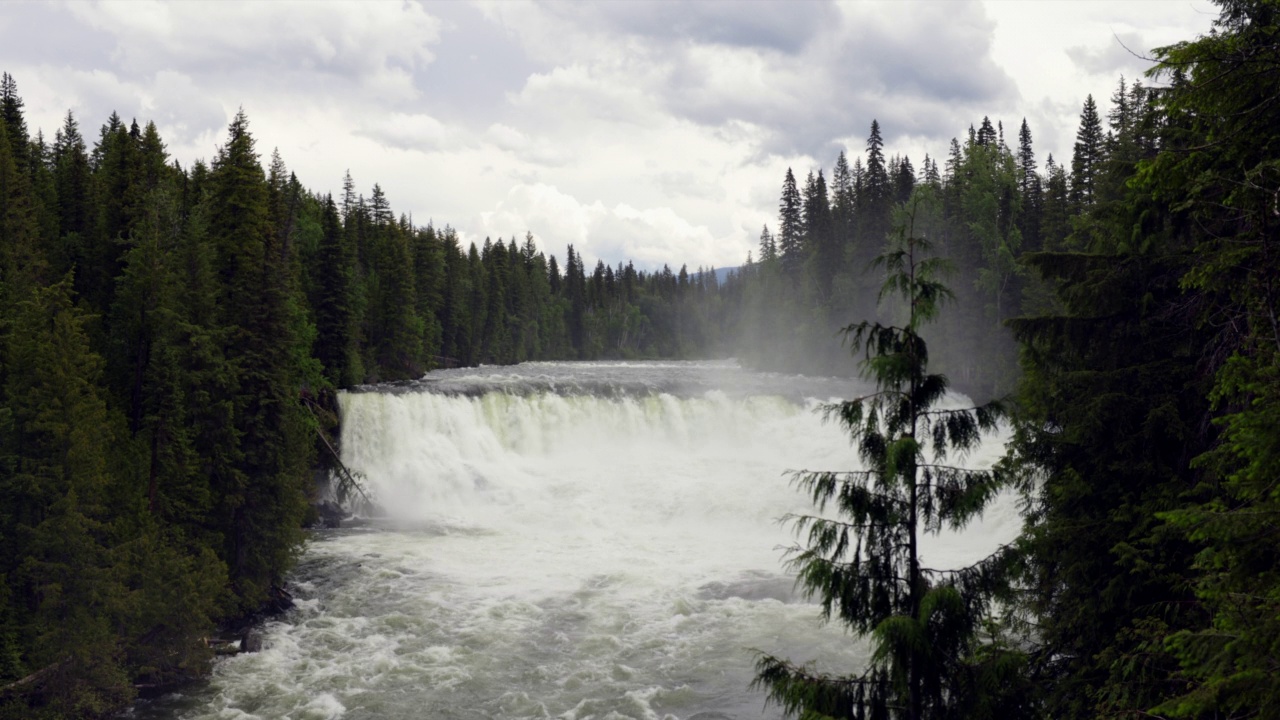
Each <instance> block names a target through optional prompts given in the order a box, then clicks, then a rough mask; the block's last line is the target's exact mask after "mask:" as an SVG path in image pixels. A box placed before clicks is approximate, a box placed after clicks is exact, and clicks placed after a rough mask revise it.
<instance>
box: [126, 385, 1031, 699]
mask: <svg viewBox="0 0 1280 720" xmlns="http://www.w3.org/2000/svg"><path fill="white" fill-rule="evenodd" d="M366 390H368V391H365V392H354V393H347V394H345V395H344V396H343V398H342V404H343V419H344V422H343V438H342V446H343V449H344V450H343V454H344V459H345V461H346V462H347V463H348V464H349V465H350V466H351V467H352V468H354V469H357V470H359V471H361V472H363V473H365V474H366V476H367V477H368V484H369V486H370V488H371V489H372V490H373V492H374V493H375V494H376V495H377V498H378V500H379V501H380V502H381V503H383V504H384V505H386V507H387V510H388V512H389V514H390V516H389V517H388V518H386V519H382V520H378V521H377V522H374V523H370V524H369V525H367V526H364V527H359V528H353V529H344V530H339V531H331V532H326V533H321V534H318V535H317V536H315V538H314V539H313V541H312V542H311V544H310V545H309V546H308V549H307V552H306V555H305V556H304V558H303V560H302V562H301V564H300V566H299V568H298V570H297V572H296V573H295V576H294V578H293V588H294V590H295V595H296V597H297V598H298V607H297V608H296V609H295V610H293V611H292V612H290V613H289V614H288V615H286V616H285V617H283V618H281V619H280V620H279V621H276V622H272V623H270V624H269V625H268V627H267V628H266V633H267V634H266V641H265V644H266V649H265V650H264V651H263V652H260V653H257V654H252V655H243V656H238V657H233V658H228V659H226V660H223V661H221V662H220V663H219V665H218V666H217V668H216V671H215V673H214V676H213V678H212V679H211V680H210V681H209V682H208V683H202V684H201V685H200V686H198V687H196V688H193V689H190V690H188V691H186V692H185V694H183V695H176V696H172V697H169V698H165V699H163V700H160V701H157V702H153V703H149V704H143V705H140V706H139V707H138V708H135V710H134V712H133V713H132V714H133V715H135V716H136V717H143V718H192V719H194V718H291V719H292V720H303V719H316V720H319V719H328V718H353V719H354V718H566V719H567V720H587V719H589V718H598V719H601V720H604V719H619V718H668V717H672V718H682V719H685V718H702V719H704V720H710V719H711V718H744V719H745V718H762V717H776V716H777V714H778V713H777V711H776V709H774V708H765V707H764V705H763V697H762V695H761V694H759V693H756V692H752V691H750V690H748V688H747V685H748V683H749V682H750V680H751V677H752V673H751V665H752V661H753V655H752V649H753V648H760V649H765V650H768V651H770V652H774V653H778V654H784V655H788V656H790V657H791V658H792V659H794V660H798V661H807V660H815V661H816V663H817V666H818V667H819V668H820V669H827V670H830V671H843V670H847V669H849V668H854V667H858V666H860V665H861V663H862V662H863V660H864V655H865V654H864V652H863V650H862V647H861V646H860V644H859V643H858V642H856V641H854V640H852V639H850V638H849V637H848V636H847V635H845V634H844V633H843V632H842V631H841V630H840V629H839V628H838V627H835V626H822V625H821V624H820V623H819V622H818V612H817V608H816V607H815V606H814V605H812V604H810V603H808V602H806V601H805V600H804V599H803V598H799V597H794V596H793V595H792V593H791V579H790V578H789V577H788V576H787V575H786V574H785V572H784V571H783V568H782V564H781V562H780V558H781V551H780V547H781V546H784V545H787V544H789V543H790V542H791V537H790V534H789V532H788V531H787V529H786V528H784V527H781V526H779V525H778V524H777V523H776V519H777V518H778V517H779V516H781V515H783V514H784V513H786V512H789V511H804V510H806V509H807V505H806V503H805V502H804V500H803V498H801V497H800V496H799V495H798V494H797V493H795V492H794V491H793V490H791V488H790V487H789V486H788V483H787V480H786V479H785V477H784V476H783V473H784V471H786V470H788V469H796V468H807V469H847V468H852V467H856V464H857V463H856V459H855V454H854V453H853V451H852V450H851V449H850V448H849V444H848V440H847V438H846V437H845V436H844V435H843V434H842V433H841V431H840V429H839V428H838V427H837V426H835V425H824V424H823V423H822V422H821V420H820V418H819V416H818V415H817V414H816V413H815V412H813V409H814V408H815V407H816V405H817V403H818V402H819V401H826V400H829V399H833V398H838V397H849V396H852V395H855V394H857V393H858V392H859V391H860V390H865V388H860V387H858V386H857V385H855V384H853V383H850V382H849V381H847V380H835V379H821V378H818V379H815V378H802V377H794V376H784V375H775V374H763V373H752V372H748V371H744V370H740V369H738V368H737V367H736V365H733V364H732V363H530V364H526V365H521V366H517V367H514V368H511V367H492V368H490V367H485V368H480V369H462V370H450V371H442V372H436V373H432V374H431V375H429V376H428V377H427V378H425V379H424V380H423V381H418V382H416V383H410V384H403V385H397V386H394V387H382V388H369V389H366ZM962 401H963V399H957V402H962ZM1000 449H1001V448H1000V443H999V442H998V441H992V442H991V443H989V445H988V446H987V447H984V448H983V449H982V451H981V452H978V453H976V454H975V455H974V456H973V457H971V458H970V459H969V463H970V464H971V465H979V464H985V463H989V462H991V461H992V460H993V459H994V458H995V457H996V456H997V455H998V454H999V452H1000ZM1017 524H1018V521H1017V518H1016V512H1015V510H1014V508H1013V504H1012V502H1009V501H1008V500H1006V499H1002V500H1001V501H999V502H998V503H997V504H996V505H995V506H994V507H993V508H991V509H990V510H989V511H988V513H987V517H986V519H985V520H984V521H983V522H982V523H980V524H978V525H976V526H974V527H971V528H969V529H968V530H966V531H965V532H964V533H962V534H959V535H947V536H943V537H939V538H930V539H929V540H928V541H927V542H926V544H925V554H926V557H927V559H928V561H929V564H930V565H932V566H934V567H938V566H948V565H950V566H956V565H960V564H964V563H967V562H970V561H972V560H976V559H977V558H980V557H982V556H984V555H986V554H987V553H988V552H990V551H991V550H992V549H993V548H994V547H995V546H996V544H998V543H999V542H1003V541H1006V540H1008V539H1009V538H1010V537H1012V536H1013V534H1014V533H1015V532H1016V529H1017Z"/></svg>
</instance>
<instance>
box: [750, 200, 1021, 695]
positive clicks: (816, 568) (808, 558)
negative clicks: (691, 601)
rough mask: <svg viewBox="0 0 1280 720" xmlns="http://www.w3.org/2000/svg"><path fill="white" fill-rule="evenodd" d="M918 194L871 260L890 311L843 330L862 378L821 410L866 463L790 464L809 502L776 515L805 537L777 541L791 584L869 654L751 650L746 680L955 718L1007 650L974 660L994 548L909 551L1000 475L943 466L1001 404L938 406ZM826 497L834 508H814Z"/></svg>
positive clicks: (944, 295) (968, 509) (994, 419)
mask: <svg viewBox="0 0 1280 720" xmlns="http://www.w3.org/2000/svg"><path fill="white" fill-rule="evenodd" d="M919 202H920V200H919V199H917V200H916V201H914V202H913V204H912V206H911V209H910V210H909V211H904V213H903V217H902V218H901V220H902V223H901V226H900V230H899V232H898V234H897V237H896V239H895V240H894V241H893V242H892V243H891V245H890V246H889V247H888V248H887V249H886V251H885V252H884V253H882V254H881V255H880V256H879V257H878V258H877V259H876V264H877V265H878V266H879V267H882V268H884V270H885V271H886V273H887V278H886V280H885V283H884V286H883V288H882V290H881V298H882V300H884V299H888V300H893V299H897V300H899V301H900V302H902V304H903V306H902V308H900V309H901V310H902V312H903V315H904V318H905V319H904V322H903V323H902V324H901V325H882V324H880V323H878V322H871V321H863V322H861V323H857V324H854V325H850V326H848V327H846V328H845V330H844V333H845V337H846V339H847V340H848V342H849V344H850V346H851V348H852V350H853V352H854V353H855V355H857V354H861V355H862V361H861V367H862V370H863V373H864V375H865V376H866V377H868V378H869V379H871V380H873V381H874V382H875V385H876V390H875V391H874V392H873V393H871V394H870V395H868V396H866V397H861V398H857V399H854V400H849V401H845V402H840V403H836V404H833V405H830V406H828V407H827V408H826V417H828V418H829V419H835V420H838V421H839V422H840V423H841V425H842V426H844V428H845V429H846V430H847V431H848V432H849V435H850V438H851V440H852V441H853V443H854V445H855V446H857V447H858V450H859V454H860V456H861V458H862V461H863V463H864V466H865V468H866V469H864V470H852V471H845V472H810V471H801V472H798V473H795V474H794V475H793V482H794V483H795V485H796V486H797V487H798V488H799V489H800V490H801V491H802V492H804V493H805V494H806V495H808V496H809V497H810V498H812V500H813V502H814V504H815V506H816V510H817V512H816V513H815V514H812V515H800V516H795V517H791V518H789V520H790V522H791V523H792V525H793V527H794V528H795V531H796V534H797V535H798V536H799V537H801V538H802V539H803V540H804V542H805V544H804V545H797V546H796V547H794V548H793V549H792V550H791V553H790V560H789V566H790V567H791V568H793V569H794V570H796V571H797V573H798V579H797V584H798V585H799V586H800V587H802V588H804V589H805V590H806V591H808V592H809V593H811V594H813V595H815V596H817V598H818V599H819V601H820V602H821V606H822V612H823V616H824V618H826V619H831V618H833V617H834V618H835V619H836V620H838V621H839V623H840V624H841V625H843V626H844V627H846V628H848V629H849V630H851V631H853V632H854V633H856V634H857V635H859V636H860V637H863V638H867V639H869V640H870V642H871V646H872V660H871V664H870V666H869V667H868V668H865V669H861V670H859V671H856V672H855V673H854V674H851V675H847V676H842V677H832V676H827V675H822V674H817V673H814V672H812V671H810V670H809V669H807V668H806V667H802V666H797V665H794V664H792V663H791V662H789V661H787V660H784V659H780V658H777V657H773V656H769V655H763V656H761V657H760V658H759V660H758V661H757V666H756V669H757V676H756V681H755V684H756V685H757V686H758V687H762V688H764V689H765V690H766V691H767V692H768V696H769V699H770V700H771V701H773V702H776V703H777V704H778V705H780V706H781V707H782V708H783V710H784V711H786V712H787V713H788V714H791V715H796V716H799V717H802V718H818V717H870V718H890V717H893V718H908V719H910V720H922V719H923V718H954V717H961V716H963V715H964V714H965V713H966V712H968V711H970V710H971V709H972V708H973V707H975V706H976V705H979V704H985V705H987V706H990V703H991V702H992V700H991V698H990V697H979V696H980V695H982V691H981V690H979V688H983V687H984V683H982V682H976V681H975V680H974V678H975V677H977V676H979V675H981V674H982V673H983V672H999V669H998V668H1001V667H1006V668H1007V666H1008V663H1009V662H1010V661H1011V660H1010V658H1015V657H1016V655H1006V654H1003V653H1000V652H994V651H990V649H989V648H988V654H987V656H986V657H987V658H989V659H990V662H989V663H987V664H984V663H983V662H979V661H977V660H976V658H977V657H978V656H979V655H981V654H982V650H983V648H982V647H981V646H980V642H979V638H978V632H979V629H980V628H981V627H982V624H983V623H984V621H986V620H987V619H988V615H989V612H990V610H991V601H992V598H993V595H992V588H993V579H994V578H995V577H996V576H997V575H998V574H999V572H998V571H999V570H1000V569H1001V567H1002V565H1003V563H1005V562H1006V560H1007V552H1005V551H1003V550H1002V551H998V552H997V553H995V554H993V555H992V556H991V557H990V558H988V559H987V560H985V561H983V562H980V563H978V564H976V565H973V566H970V567H967V568H963V569H958V570H934V569H929V568H926V567H924V566H923V565H922V563H921V555H920V547H919V542H920V537H921V535H922V534H924V533H937V532H939V531H941V530H942V529H943V528H960V527H963V526H964V525H965V524H966V523H968V522H969V521H970V520H971V519H973V518H974V517H976V516H978V515H979V514H980V513H981V512H982V510H983V508H984V507H985V506H986V504H987V503H988V502H989V501H990V499H991V498H992V497H993V496H994V495H995V493H996V492H997V490H998V489H999V487H1000V485H1001V476H1000V474H998V473H996V472H994V471H990V470H970V469H965V468H962V467H956V466H954V465H951V464H949V463H948V462H947V457H948V455H949V454H955V455H959V456H961V457H963V456H964V454H965V453H966V452H967V451H969V450H970V449H972V448H974V447H976V445H977V444H978V443H979V442H980V440H981V438H982V436H983V435H984V434H987V433H990V432H992V431H993V430H995V428H996V425H997V423H998V421H999V419H1000V417H1001V415H1002V410H1001V408H1000V406H999V405H998V404H989V405H983V406H979V407H973V408H966V409H956V410H949V409H943V408H940V407H939V403H940V402H941V401H942V399H943V397H944V395H945V393H946V390H947V380H946V378H945V377H943V376H941V375H937V374H930V373H929V372H928V369H929V367H928V366H929V355H928V351H927V348H926V345H925V342H924V340H923V339H922V338H921V337H920V330H921V328H922V327H923V326H924V325H925V324H926V323H928V322H930V321H932V320H934V319H935V318H936V317H937V315H938V312H939V310H940V309H941V306H942V305H943V303H944V302H946V301H947V300H948V299H949V298H950V297H951V291H950V290H949V289H948V288H947V287H946V286H945V285H944V284H943V283H942V282H941V279H940V277H941V275H942V274H943V273H944V271H945V270H946V267H947V264H946V263H945V261H944V260H942V259H941V258H938V257H933V256H931V254H930V250H931V243H930V241H929V240H928V239H927V238H925V237H922V236H919V235H917V234H916V233H915V232H914V230H915V228H914V227H913V223H914V217H915V214H916V212H917V211H918V210H919ZM828 508H831V509H832V510H834V512H835V514H836V516H837V518H838V519H836V518H832V517H829V516H826V515H824V514H823V513H824V511H826V510H827V509H828ZM996 693H997V694H998V693H999V690H996ZM997 704H998V703H997Z"/></svg>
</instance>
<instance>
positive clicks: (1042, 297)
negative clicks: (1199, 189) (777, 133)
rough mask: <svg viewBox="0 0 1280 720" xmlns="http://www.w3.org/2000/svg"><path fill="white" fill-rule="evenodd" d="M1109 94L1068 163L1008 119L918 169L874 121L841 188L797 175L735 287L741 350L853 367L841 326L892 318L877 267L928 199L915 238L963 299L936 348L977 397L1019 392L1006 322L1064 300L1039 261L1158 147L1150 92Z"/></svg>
mask: <svg viewBox="0 0 1280 720" xmlns="http://www.w3.org/2000/svg"><path fill="white" fill-rule="evenodd" d="M1111 100H1112V107H1111V110H1110V112H1109V113H1108V115H1107V117H1106V125H1105V127H1104V123H1103V119H1102V118H1101V117H1100V116H1099V113H1098V108H1097V105H1096V103H1095V102H1094V100H1093V98H1092V97H1089V98H1088V99H1086V101H1085V103H1084V109H1083V112H1082V114H1081V119H1080V127H1079V131H1078V133H1077V136H1076V138H1077V140H1076V143H1075V147H1074V149H1073V152H1072V157H1071V159H1070V168H1069V169H1068V167H1067V166H1066V165H1064V164H1063V163H1060V162H1058V161H1057V160H1055V159H1054V157H1053V155H1052V154H1050V155H1048V156H1047V158H1046V159H1045V161H1044V168H1043V171H1041V169H1040V167H1039V163H1038V161H1037V158H1036V153H1035V149H1034V146H1033V142H1032V133H1031V129H1030V127H1029V126H1028V124H1027V122H1026V120H1025V119H1024V120H1023V121H1022V123H1021V126H1020V127H1019V128H1018V130H1017V134H1016V139H1012V141H1010V140H1007V139H1006V137H1005V129H1004V126H1003V123H1000V122H997V123H995V124H992V122H991V120H990V119H989V118H986V117H984V118H983V119H982V121H981V122H980V123H979V124H978V126H977V128H976V129H975V128H974V127H973V126H970V127H969V130H968V134H967V136H966V137H965V138H964V140H963V141H960V140H957V139H953V140H952V141H951V146H950V150H949V152H948V155H947V157H946V159H945V161H943V163H942V164H941V165H940V164H939V162H938V160H936V159H934V158H930V157H929V156H928V155H926V156H925V158H924V160H923V161H922V162H921V164H920V168H919V169H918V170H917V169H916V168H915V166H914V165H913V163H912V161H911V159H910V158H909V157H905V156H892V157H888V158H886V157H885V155H884V141H883V138H882V135H881V129H880V125H879V123H878V122H876V121H874V120H873V121H872V123H871V132H870V136H869V137H868V138H867V145H866V154H865V161H864V158H863V157H862V156H858V157H855V158H854V160H853V162H852V164H851V163H850V162H849V159H848V157H847V156H846V155H845V153H843V152H841V153H840V155H839V156H838V157H837V159H836V161H835V164H834V166H833V168H832V171H831V180H830V183H828V181H827V178H826V173H825V171H824V170H823V169H821V168H819V169H818V170H817V172H816V174H815V173H814V172H813V171H810V172H809V173H808V175H807V177H806V178H805V179H804V182H803V183H800V182H798V181H797V179H796V177H795V175H794V174H793V173H792V171H791V170H790V169H788V170H787V174H786V177H785V179H784V181H783V186H782V192H781V197H780V200H779V212H778V222H777V226H776V228H777V229H776V232H775V231H771V230H770V228H769V227H768V226H767V225H766V226H765V227H764V229H763V231H762V232H761V235H760V241H759V247H758V249H757V251H756V253H755V254H754V256H748V259H747V264H746V265H745V266H744V268H743V269H742V270H741V272H739V273H738V275H737V278H736V283H735V284H733V285H731V286H730V287H727V288H726V289H725V290H726V292H727V293H728V295H729V297H731V298H732V299H733V303H732V307H733V308H734V310H735V313H734V315H733V316H732V318H733V322H735V323H736V325H735V327H736V329H737V331H738V332H737V334H738V336H740V337H741V338H742V339H743V341H742V343H741V345H740V347H739V353H740V356H741V357H742V358H743V359H744V360H745V361H747V362H748V363H751V364H754V365H757V366H761V367H770V368H778V369H791V370H799V371H808V372H825V373H842V372H847V371H848V368H849V362H848V358H847V355H846V354H845V353H843V352H842V351H841V350H840V345H839V342H838V341H835V342H833V338H834V336H835V331H836V329H838V328H840V327H843V326H844V325H846V324H848V322H849V320H850V318H862V317H876V316H877V313H880V312H882V311H881V310H880V309H879V308H878V307H877V296H878V294H879V292H880V283H881V281H882V279H883V276H884V273H883V270H882V269H877V268H872V267H871V265H872V261H873V260H874V259H875V258H876V257H877V256H878V255H879V254H880V253H881V251H882V250H883V248H884V247H885V243H886V240H887V239H888V238H890V237H891V236H892V234H893V231H894V227H893V225H894V212H895V208H897V207H900V206H902V205H904V204H905V203H907V202H908V201H909V200H911V199H912V198H913V197H914V196H917V195H926V196H927V201H926V202H923V203H920V204H919V207H918V208H917V211H916V213H915V215H914V223H915V232H916V233H918V234H920V235H922V236H927V237H929V238H930V240H931V242H932V243H933V244H934V247H936V248H938V250H939V252H940V254H941V255H943V256H944V257H946V258H947V259H948V260H949V261H950V263H951V264H952V266H953V267H952V273H951V277H950V278H949V280H948V282H949V284H950V285H951V286H952V288H953V290H954V291H955V293H956V300H957V302H955V303H954V304H953V305H952V307H951V308H950V309H949V310H948V311H947V316H946V321H945V322H943V323H940V324H939V326H938V327H936V328H931V329H930V330H929V332H928V333H927V338H928V339H929V340H930V344H931V345H932V346H933V347H935V348H938V351H939V352H938V354H937V355H936V356H935V357H934V358H933V359H934V362H935V364H936V365H937V366H938V367H939V368H940V369H942V370H943V371H944V372H945V373H946V374H947V375H948V376H949V377H950V379H951V380H952V382H953V383H954V384H955V385H956V386H957V387H958V388H960V389H962V390H964V391H966V392H970V393H974V394H977V395H981V396H983V397H993V396H999V395H1004V394H1007V393H1008V392H1010V391H1011V390H1012V389H1013V383H1014V381H1015V380H1016V378H1017V376H1018V368H1017V348H1016V345H1015V343H1014V340H1013V337H1012V335H1011V334H1010V333H1009V330H1008V328H1007V327H1006V322H1007V321H1008V320H1010V319H1011V318H1015V317H1019V316H1020V315H1023V314H1025V313H1028V312H1031V313H1034V312H1039V311H1041V310H1043V309H1045V308H1046V307H1048V306H1049V305H1051V304H1052V303H1053V298H1052V294H1051V292H1050V291H1049V287H1048V286H1047V285H1046V284H1045V283H1044V282H1043V281H1042V280H1040V279H1039V276H1038V274H1037V272H1036V271H1035V269H1034V268H1033V267H1032V265H1031V263H1030V258H1031V257H1032V256H1034V255H1035V254H1036V253H1039V252H1042V251H1059V250H1073V249H1080V248H1083V247H1084V246H1085V245H1086V244H1087V237H1088V235H1089V230H1088V228H1086V227H1084V226H1083V225H1081V223H1088V222H1092V221H1091V220H1089V218H1088V217H1087V215H1088V212H1087V211H1089V210H1090V208H1092V207H1093V206H1094V205H1097V204H1100V203H1102V204H1106V203H1109V202H1111V198H1114V197H1116V196H1117V195H1119V194H1122V193H1123V191H1124V187H1123V186H1124V183H1125V181H1126V180H1127V178H1128V177H1129V175H1130V174H1131V173H1132V171H1133V168H1134V163H1135V162H1136V161H1137V160H1138V159H1140V158H1141V157H1143V156H1144V155H1148V154H1150V152H1151V151H1152V149H1153V145H1152V143H1153V142H1154V137H1153V133H1154V132H1155V128H1154V126H1153V124H1152V123H1153V122H1154V121H1153V119H1152V118H1153V113H1154V109H1153V102H1154V93H1153V91H1152V90H1151V89H1149V88H1147V87H1145V86H1144V85H1142V83H1141V82H1137V81H1135V82H1132V83H1129V82H1126V81H1125V80H1124V79H1121V81H1120V84H1119V86H1118V87H1117V88H1116V91H1115V93H1114V94H1113V95H1112V98H1111Z"/></svg>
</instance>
